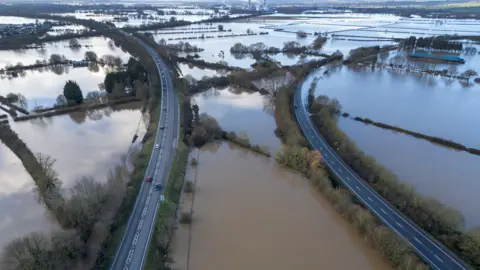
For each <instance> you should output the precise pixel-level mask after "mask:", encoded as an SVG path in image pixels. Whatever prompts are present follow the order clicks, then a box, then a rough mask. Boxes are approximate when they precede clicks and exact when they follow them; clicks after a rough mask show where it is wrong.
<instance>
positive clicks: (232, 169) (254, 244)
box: [0, 9, 480, 270]
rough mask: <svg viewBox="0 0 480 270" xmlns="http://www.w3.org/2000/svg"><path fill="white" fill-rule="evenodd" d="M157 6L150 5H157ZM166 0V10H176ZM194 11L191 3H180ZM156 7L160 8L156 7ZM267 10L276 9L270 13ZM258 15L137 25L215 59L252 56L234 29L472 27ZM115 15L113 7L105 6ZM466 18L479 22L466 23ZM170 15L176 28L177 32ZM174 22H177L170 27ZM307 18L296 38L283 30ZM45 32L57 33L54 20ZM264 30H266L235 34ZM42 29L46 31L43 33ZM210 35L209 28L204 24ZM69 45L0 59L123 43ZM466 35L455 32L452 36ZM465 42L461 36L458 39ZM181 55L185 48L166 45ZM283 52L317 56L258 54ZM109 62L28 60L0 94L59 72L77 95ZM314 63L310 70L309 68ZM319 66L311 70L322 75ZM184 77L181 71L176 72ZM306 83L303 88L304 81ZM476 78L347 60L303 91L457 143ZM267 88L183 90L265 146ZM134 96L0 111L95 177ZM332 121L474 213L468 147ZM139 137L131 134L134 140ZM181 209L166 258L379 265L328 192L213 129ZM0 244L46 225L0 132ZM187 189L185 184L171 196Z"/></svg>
mask: <svg viewBox="0 0 480 270" xmlns="http://www.w3.org/2000/svg"><path fill="white" fill-rule="evenodd" d="M159 11H160V10H159ZM177 11H178V10H177ZM171 12H172V10H167V9H163V12H157V11H147V10H145V14H144V15H142V16H139V15H138V14H127V13H123V14H121V15H122V16H124V17H128V20H126V21H123V22H119V21H115V22H114V24H115V25H116V26H117V27H123V26H140V25H145V24H149V23H158V22H162V21H167V20H170V18H171V17H173V13H171ZM188 13H198V14H188ZM200 13H201V10H191V9H190V10H189V11H185V10H183V11H181V12H178V13H177V14H176V16H175V17H176V18H177V19H178V20H180V19H185V20H189V21H198V20H201V19H206V18H209V17H210V14H209V13H207V14H200ZM161 14H163V15H161ZM63 15H65V16H76V17H77V18H83V19H94V20H97V21H112V20H115V19H114V15H112V14H109V15H106V14H95V13H93V12H82V13H78V12H76V13H67V14H63ZM277 16H278V14H277ZM281 17H282V16H278V17H277V18H273V16H266V17H260V18H258V19H257V18H255V19H252V20H242V21H239V22H226V23H210V24H208V25H207V24H200V25H199V26H196V27H207V26H208V27H209V28H213V30H212V31H214V32H215V33H212V35H213V36H217V35H225V34H226V33H221V32H219V31H216V30H215V29H217V30H218V29H219V28H220V25H221V26H222V27H223V28H225V29H226V31H228V34H238V35H242V36H238V37H228V36H227V37H218V38H217V37H214V38H210V39H203V38H199V36H200V35H202V34H200V33H195V31H193V32H194V33H177V34H175V33H168V31H170V32H175V31H174V30H175V28H171V29H162V30H158V31H148V32H150V33H153V34H154V38H155V40H156V41H159V40H160V39H165V40H167V43H169V44H173V43H178V42H180V41H183V42H186V41H187V40H188V42H189V43H190V44H191V45H195V46H198V47H199V48H201V49H204V50H203V51H201V52H197V53H196V54H197V55H198V58H199V59H202V60H205V61H207V62H214V63H217V62H221V63H226V64H228V65H230V66H237V67H242V68H245V69H250V68H251V65H252V64H253V63H255V61H256V60H255V59H254V57H253V56H251V55H243V56H239V55H234V54H232V53H230V48H231V47H232V46H233V45H234V44H235V43H237V42H240V43H243V44H244V45H247V46H248V45H251V44H254V43H258V42H263V43H264V44H265V45H266V46H274V47H278V48H282V47H283V46H284V43H285V42H290V41H295V42H298V43H297V44H298V45H299V46H309V45H310V44H311V43H312V41H313V40H314V38H315V37H314V33H315V32H319V33H325V34H326V35H328V37H329V39H328V41H327V42H326V43H325V44H324V46H323V48H322V49H321V50H320V51H319V52H321V53H325V54H331V53H333V52H336V51H337V50H338V51H340V52H342V53H344V54H345V55H347V54H348V53H349V51H350V50H351V49H354V48H357V47H360V46H373V45H379V46H383V45H392V44H396V42H395V41H394V39H395V38H405V37H408V36H410V35H417V36H422V37H426V36H431V35H444V34H448V33H454V32H455V29H457V30H458V33H460V34H472V33H474V32H475V31H474V30H472V29H471V28H472V26H466V25H460V24H456V23H455V21H454V20H447V21H446V23H445V25H438V26H436V25H432V22H431V21H429V20H417V21H415V20H410V19H405V18H400V17H397V16H393V15H366V14H358V15H357V14H337V15H332V16H330V15H327V16H324V15H322V16H321V17H322V18H320V17H319V18H315V16H310V17H306V16H297V17H296V18H292V17H291V16H285V18H281ZM117 19H118V18H117ZM12 21H15V23H33V22H35V20H31V19H25V18H16V19H15V20H13V18H12V17H0V24H2V23H5V22H12ZM477 26H478V25H477ZM82 29H84V27H82V26H77V25H75V26H56V27H54V29H53V30H54V31H52V33H51V34H52V35H53V34H58V33H61V32H62V31H67V30H71V31H78V30H82ZM181 29H182V27H180V28H179V32H181V31H183V30H181ZM183 29H185V27H183ZM298 30H302V31H306V32H307V34H308V35H307V37H306V38H300V37H298V36H297V35H296V32H297V31H298ZM57 32H58V33H57ZM251 32H254V33H259V32H264V33H265V32H266V33H268V35H266V34H263V35H250V36H245V34H246V33H251ZM49 34H50V33H49ZM209 35H210V34H209ZM79 43H80V45H81V47H80V48H75V49H72V48H70V47H69V41H68V40H66V41H61V42H55V43H48V44H45V46H43V47H41V48H37V49H28V50H19V51H0V69H1V68H5V67H9V66H13V65H17V64H18V63H21V64H23V65H29V64H33V63H35V62H38V61H47V60H48V59H49V57H50V55H51V54H54V53H55V54H60V55H64V56H65V57H66V58H67V59H70V60H82V59H83V58H84V56H85V52H87V51H94V52H95V53H96V54H97V55H98V56H99V57H101V56H102V55H112V56H115V57H119V58H120V59H122V61H123V62H126V61H128V59H129V57H130V55H129V54H128V53H125V52H123V51H122V50H121V49H119V48H117V47H115V45H114V44H113V42H112V41H110V40H109V39H106V38H103V37H94V38H85V39H79ZM465 44H467V43H465ZM468 44H469V45H471V44H470V43H468ZM179 55H180V56H193V55H194V53H179ZM461 56H462V57H465V58H466V59H467V63H466V64H465V65H463V66H462V67H460V68H459V72H463V71H465V70H466V69H467V68H473V69H476V68H477V64H475V63H476V61H477V60H478V59H477V58H475V57H473V56H466V55H461ZM269 57H270V58H271V59H273V60H276V61H278V62H279V63H280V64H282V65H294V64H297V63H301V62H305V61H309V60H312V59H319V58H320V57H318V56H315V57H313V56H307V55H305V54H303V55H298V54H297V55H287V54H282V53H279V54H276V55H270V56H269ZM179 68H180V70H181V71H182V73H183V75H184V76H190V77H191V78H193V79H194V80H200V79H202V77H204V76H208V77H210V76H221V75H225V72H218V71H214V70H209V69H204V68H199V67H193V66H192V65H187V64H179ZM109 71H110V70H109V69H108V68H105V69H104V68H98V69H96V70H92V69H90V68H86V67H84V68H71V67H57V68H56V69H46V70H28V71H25V72H22V73H20V74H19V76H18V77H12V76H6V75H4V74H0V77H1V80H0V95H7V94H8V93H21V94H22V95H23V96H25V97H26V99H27V101H28V108H29V109H32V108H34V107H35V106H51V105H52V104H53V103H55V99H56V97H57V96H58V95H59V94H61V93H62V88H63V85H64V84H65V82H66V81H67V80H74V81H76V82H78V84H79V86H80V88H81V90H82V93H83V95H86V94H87V93H89V92H92V91H97V90H100V89H101V86H100V85H101V83H102V82H103V81H104V77H105V75H106V74H107V73H108V72H109ZM321 72H323V70H322V71H321ZM321 72H319V73H318V74H317V75H319V76H321ZM189 79H190V78H189ZM309 86H310V84H309V82H308V81H307V83H305V85H304V86H303V88H304V89H305V88H308V87H309ZM478 90H479V88H478V85H474V84H468V85H462V84H460V83H458V82H453V83H451V82H449V83H446V82H445V81H444V80H442V79H435V80H432V79H431V78H421V79H419V78H416V77H413V76H409V75H405V74H396V73H394V72H388V71H372V72H369V71H365V70H364V71H353V70H349V69H347V68H346V67H344V68H340V69H338V70H337V71H336V72H332V73H331V75H329V76H325V78H324V79H323V80H322V81H321V82H320V83H319V84H318V88H317V91H316V94H317V95H319V94H325V95H328V96H330V97H335V98H338V99H339V100H340V103H341V104H342V105H343V109H344V111H346V112H348V113H350V114H351V115H353V116H360V117H369V118H371V119H373V120H375V121H380V122H384V123H387V124H391V125H398V126H400V127H402V128H406V129H411V130H414V131H417V132H422V133H425V134H427V135H434V136H440V137H444V138H446V139H452V140H454V141H458V142H460V143H463V144H466V145H467V146H469V147H476V148H480V146H479V145H478V141H477V139H476V138H478V135H480V133H479V132H477V130H474V129H472V128H471V127H472V125H474V124H472V123H475V121H476V116H477V115H478V114H477V113H476V108H478V102H479V101H480V99H479V98H478V93H479V92H478ZM274 99H275V95H261V94H260V93H257V92H251V91H250V92H249V91H243V90H242V91H241V90H239V89H234V88H232V87H227V88H225V89H215V88H212V89H210V90H208V91H206V92H204V93H202V94H198V95H196V96H194V97H193V100H194V103H195V104H197V105H198V106H199V107H200V113H203V112H206V113H208V114H210V115H211V116H213V117H215V118H216V119H217V120H218V122H219V123H220V125H221V126H222V128H223V129H225V130H226V131H235V132H237V133H240V134H241V133H246V134H248V136H249V138H250V141H251V142H252V143H253V144H259V145H265V146H268V147H269V149H270V151H271V152H272V153H274V152H275V151H277V150H279V149H280V148H281V147H282V144H281V142H280V140H279V139H278V138H277V137H276V136H275V133H274V131H275V128H276V123H275V120H274V118H273V114H274V110H275V107H274V104H275V100H274ZM139 108H140V106H139V104H130V105H125V106H118V107H116V108H113V109H103V110H95V111H90V112H86V113H85V112H80V113H72V114H68V115H62V116H57V117H53V118H45V119H37V120H32V121H25V122H11V123H10V124H11V126H12V128H13V129H14V130H15V131H16V132H17V133H18V134H19V137H20V138H22V139H23V140H24V141H25V142H26V144H27V145H28V146H29V147H30V148H31V149H32V151H33V152H40V153H43V154H47V155H50V156H52V157H53V158H55V159H56V163H55V165H54V168H55V170H56V171H57V172H58V173H59V178H60V179H61V180H62V182H63V186H62V188H65V189H66V188H68V187H71V186H72V185H73V183H74V182H75V180H76V179H78V178H79V177H82V176H92V177H93V178H94V179H95V180H96V181H99V182H102V181H104V180H105V176H106V175H107V173H108V171H109V170H110V169H111V168H112V167H113V166H114V165H115V164H118V163H120V162H122V160H121V158H122V156H123V154H125V153H127V152H128V151H129V149H130V148H131V147H135V145H133V146H132V144H131V141H132V137H133V136H134V135H135V134H136V135H139V136H140V137H141V136H142V135H143V133H144V132H145V126H144V122H145V120H146V119H143V118H142V114H141V112H140V110H139ZM339 126H340V128H341V129H342V130H344V131H345V132H346V133H347V134H348V135H349V136H350V137H351V138H352V139H353V140H354V141H355V142H356V143H357V144H358V145H359V147H360V148H361V149H362V150H364V151H365V152H366V153H367V154H369V155H372V156H374V157H375V158H376V159H377V160H378V161H379V162H380V163H382V164H384V165H385V166H386V167H388V168H389V169H391V170H392V171H393V172H394V173H395V174H397V175H398V176H399V178H400V180H401V181H402V182H405V183H408V184H409V185H411V186H413V187H415V188H416V189H417V190H418V191H419V192H420V193H422V194H425V195H428V196H432V197H435V198H437V199H439V200H440V201H442V202H443V203H445V204H447V205H448V206H451V207H454V208H456V209H459V210H460V211H461V212H462V213H463V214H464V216H465V218H466V225H467V227H469V228H470V227H473V226H476V225H479V224H480V215H479V214H478V211H476V208H475V205H478V203H479V200H478V198H477V196H476V195H475V190H477V189H476V187H477V186H476V184H475V183H472V182H474V181H472V179H474V178H475V177H476V176H478V175H479V173H480V171H479V170H480V169H478V166H477V165H476V163H477V161H478V157H476V156H473V155H470V154H468V153H464V152H456V151H452V150H450V149H446V148H442V147H439V146H437V145H433V144H431V143H429V142H426V141H420V140H417V139H414V138H411V137H408V136H406V135H402V134H397V133H393V132H390V131H386V130H381V129H379V128H376V127H372V126H365V125H363V124H360V123H358V122H355V121H353V120H351V119H340V121H339ZM137 143H138V142H137ZM198 158H199V165H198V172H197V174H196V175H195V179H196V181H197V186H196V193H195V200H194V204H193V210H194V220H193V224H192V226H191V227H189V226H185V225H181V226H180V229H179V230H178V232H177V237H176V238H175V249H174V258H175V261H176V266H177V267H178V268H179V269H187V268H188V267H191V268H192V269H195V270H196V269H199V270H202V269H205V270H210V269H232V270H235V269H249V268H250V269H252V268H253V269H279V270H281V269H285V270H287V269H288V270H290V269H359V270H361V269H389V267H388V266H387V264H386V263H385V262H384V261H383V259H382V258H381V256H379V254H378V253H377V252H376V251H374V250H372V249H370V248H369V247H368V246H367V244H365V243H364V241H363V240H362V239H361V237H359V236H358V234H357V233H356V232H355V231H354V228H353V226H351V225H350V224H348V223H347V222H346V221H344V220H343V218H342V217H341V216H339V215H338V214H337V213H336V212H335V211H333V209H332V207H331V204H330V203H329V202H328V201H326V200H325V199H324V198H323V197H321V195H319V193H318V192H317V191H315V190H314V189H313V188H311V187H310V185H309V184H308V181H307V180H306V179H304V178H303V177H302V176H300V175H298V174H295V173H293V172H291V171H289V170H287V169H285V168H283V167H281V166H278V165H277V164H276V163H275V162H274V160H273V159H267V158H265V157H263V156H258V155H256V154H253V153H251V152H249V151H247V150H245V149H241V148H238V147H237V146H235V145H232V144H229V143H226V142H218V143H214V144H210V145H207V146H205V147H203V148H201V149H200V150H199V154H198ZM0 181H1V182H0V213H2V214H4V213H5V215H4V216H5V218H4V219H3V220H2V222H0V247H1V246H2V245H5V244H6V243H8V242H9V241H11V240H12V239H14V238H15V237H20V236H23V235H26V234H28V233H30V232H33V231H49V230H52V229H56V228H57V225H56V223H55V221H52V220H50V218H49V217H48V215H47V214H46V212H45V211H43V206H42V205H40V204H38V202H37V201H36V200H35V193H34V192H33V189H34V188H35V185H34V182H33V181H32V179H31V177H30V176H29V175H28V174H27V173H26V171H25V169H24V168H23V165H22V164H21V162H20V161H19V160H18V158H17V157H16V156H15V155H14V154H13V153H11V152H10V150H9V149H8V148H7V147H5V146H4V145H3V144H2V145H0ZM191 201H192V197H189V196H188V195H186V196H185V201H184V203H183V205H182V207H183V208H185V207H187V208H188V204H189V202H191Z"/></svg>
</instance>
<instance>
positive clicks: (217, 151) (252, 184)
mask: <svg viewBox="0 0 480 270" xmlns="http://www.w3.org/2000/svg"><path fill="white" fill-rule="evenodd" d="M198 160H199V165H198V170H197V174H196V193H195V197H194V204H193V211H194V216H193V218H194V219H193V223H192V226H191V228H189V226H188V225H180V229H179V230H178V231H177V236H176V238H175V244H174V259H175V260H176V263H175V264H176V265H175V268H176V269H182V270H183V269H187V266H188V269H192V270H212V269H229V270H235V269H239V270H240V269H241V270H244V269H275V270H282V269H285V270H291V269H358V270H361V269H389V268H388V266H387V265H386V263H385V262H384V261H383V260H382V259H381V258H380V255H379V254H377V253H376V252H375V251H373V250H372V249H370V248H368V247H367V246H366V244H365V243H364V242H363V240H361V239H360V237H359V236H358V235H357V234H356V233H355V232H354V230H353V229H352V227H351V225H350V224H347V222H346V221H344V220H343V219H342V218H341V217H340V216H339V215H338V214H337V213H336V212H334V210H333V209H332V207H331V205H330V203H328V202H327V201H326V200H325V199H324V198H323V197H321V196H320V195H319V193H317V192H316V191H315V190H313V189H312V188H311V187H310V185H309V184H308V182H307V180H306V179H304V178H303V177H302V176H300V175H298V174H294V173H292V172H290V171H287V170H286V169H284V168H282V167H280V166H279V165H277V164H276V163H275V162H274V161H273V160H271V159H267V158H265V157H263V156H258V155H256V154H253V153H251V152H249V151H247V150H245V149H241V148H238V147H237V146H235V145H232V144H229V143H221V142H219V143H215V144H211V145H208V146H206V147H204V148H202V149H201V150H200V153H199V156H198ZM187 177H192V178H191V180H193V179H194V177H193V176H192V174H191V173H190V174H187ZM190 202H191V198H189V197H188V196H185V202H184V204H183V205H182V208H183V210H182V211H188V210H189V205H190ZM189 232H190V233H191V234H190V235H189ZM189 240H190V248H189V244H188V243H189ZM188 258H189V259H188ZM346 258H348V259H346Z"/></svg>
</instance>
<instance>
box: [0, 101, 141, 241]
mask: <svg viewBox="0 0 480 270" xmlns="http://www.w3.org/2000/svg"><path fill="white" fill-rule="evenodd" d="M139 108H140V104H128V105H121V106H117V107H116V108H115V109H114V110H111V109H103V110H97V111H92V112H89V113H81V112H79V113H72V114H70V115H63V116H56V117H53V118H45V119H36V120H31V121H25V122H16V123H13V122H12V123H11V125H12V128H13V129H14V130H15V131H16V132H17V133H18V134H19V136H20V138H21V139H22V140H23V141H25V143H26V144H27V145H28V147H29V148H30V149H31V150H32V151H33V152H34V153H37V152H39V153H42V154H46V155H50V156H52V157H53V158H54V159H56V162H55V164H54V169H55V170H56V171H57V172H58V174H59V178H60V179H61V181H62V188H69V187H71V186H72V185H73V184H74V183H75V181H76V180H77V179H79V178H80V177H83V176H91V177H93V179H95V181H98V182H104V181H105V180H106V176H107V174H108V172H109V171H110V169H112V168H113V166H114V165H116V164H120V163H121V162H123V161H124V160H122V157H123V155H124V154H126V153H127V152H128V151H129V149H133V148H135V147H137V146H138V145H137V144H134V145H131V141H132V137H133V135H134V134H135V133H136V134H138V135H139V136H140V137H141V136H143V134H144V133H145V125H144V124H143V121H142V119H141V113H140V111H139ZM137 143H138V142H137ZM0 157H1V158H0V205H1V207H0V213H2V215H4V217H5V218H4V219H2V222H1V223H0V248H1V247H2V246H3V245H5V244H6V243H8V242H9V241H11V240H13V239H15V238H16V237H18V236H22V235H25V234H28V233H30V232H35V231H49V230H51V229H53V228H57V226H56V223H55V221H54V220H50V219H49V218H48V216H47V212H46V211H44V207H43V206H42V205H40V204H38V202H37V201H36V199H35V193H34V191H33V189H34V187H35V183H34V182H33V180H32V178H31V176H30V175H29V174H28V173H27V172H26V171H25V168H24V167H23V164H22V162H21V161H20V160H19V159H18V158H17V156H15V154H13V153H12V152H11V151H10V149H8V148H7V147H6V146H5V145H3V144H0ZM4 210H5V211H4Z"/></svg>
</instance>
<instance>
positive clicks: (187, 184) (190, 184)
mask: <svg viewBox="0 0 480 270" xmlns="http://www.w3.org/2000/svg"><path fill="white" fill-rule="evenodd" d="M194 189H195V185H194V184H193V182H192V181H186V182H185V187H184V189H183V190H184V191H185V193H192V192H193V190H194Z"/></svg>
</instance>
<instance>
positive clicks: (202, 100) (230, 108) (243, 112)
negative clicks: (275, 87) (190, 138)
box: [195, 88, 281, 152]
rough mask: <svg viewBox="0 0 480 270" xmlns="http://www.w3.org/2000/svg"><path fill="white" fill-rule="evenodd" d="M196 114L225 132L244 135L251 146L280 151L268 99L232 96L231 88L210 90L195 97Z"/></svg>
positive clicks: (271, 102)
mask: <svg viewBox="0 0 480 270" xmlns="http://www.w3.org/2000/svg"><path fill="white" fill-rule="evenodd" d="M195 102H196V104H197V105H198V107H199V108H200V113H204V112H205V113H208V114H209V115H211V116H213V117H215V119H217V121H218V123H219V124H220V126H221V127H222V128H223V129H224V130H227V131H235V132H236V133H242V132H243V133H246V134H248V136H249V138H250V141H251V142H252V143H254V144H260V145H265V146H268V147H269V149H270V150H271V151H273V152H275V151H278V150H280V148H281V142H280V139H278V138H277V137H275V134H274V130H275V128H276V123H275V119H274V118H273V113H274V105H273V100H272V99H271V98H269V96H262V95H260V94H259V93H257V92H255V93H247V92H243V93H236V92H235V90H234V89H233V88H226V89H222V90H219V89H212V90H209V91H207V92H204V93H202V94H199V95H196V96H195Z"/></svg>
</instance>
